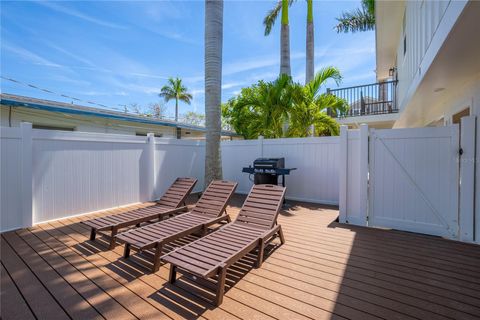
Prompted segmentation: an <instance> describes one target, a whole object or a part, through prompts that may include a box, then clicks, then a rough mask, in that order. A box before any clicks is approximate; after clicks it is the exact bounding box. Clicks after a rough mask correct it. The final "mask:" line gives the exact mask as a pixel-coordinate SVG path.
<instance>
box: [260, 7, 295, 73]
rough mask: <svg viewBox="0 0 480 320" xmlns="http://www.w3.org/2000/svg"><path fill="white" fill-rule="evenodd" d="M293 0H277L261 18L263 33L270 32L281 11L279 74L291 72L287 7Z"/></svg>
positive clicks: (267, 33)
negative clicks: (263, 27)
mask: <svg viewBox="0 0 480 320" xmlns="http://www.w3.org/2000/svg"><path fill="white" fill-rule="evenodd" d="M292 3H293V0H279V1H278V2H277V4H276V5H275V7H274V8H273V9H272V10H270V11H269V12H268V13H267V15H266V16H265V18H264V19H263V25H264V26H265V35H266V36H268V35H269V34H270V32H272V28H273V25H274V24H275V21H276V20H277V17H278V14H279V13H280V12H281V13H282V21H281V29H280V74H287V75H290V74H291V67H290V27H289V25H288V7H289V6H290V5H292Z"/></svg>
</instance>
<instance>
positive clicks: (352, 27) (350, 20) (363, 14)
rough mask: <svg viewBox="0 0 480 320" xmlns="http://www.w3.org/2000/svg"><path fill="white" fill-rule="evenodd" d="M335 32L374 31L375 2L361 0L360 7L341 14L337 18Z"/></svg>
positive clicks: (372, 0) (373, 0)
mask: <svg viewBox="0 0 480 320" xmlns="http://www.w3.org/2000/svg"><path fill="white" fill-rule="evenodd" d="M337 21H338V24H337V25H336V26H335V29H337V32H352V33H353V32H357V31H367V30H373V29H375V0H362V7H361V8H357V9H355V10H353V11H350V12H343V13H342V16H341V17H340V18H337Z"/></svg>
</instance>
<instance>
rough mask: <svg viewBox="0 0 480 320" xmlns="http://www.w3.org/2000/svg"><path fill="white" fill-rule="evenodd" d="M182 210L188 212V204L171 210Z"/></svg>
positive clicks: (175, 211)
mask: <svg viewBox="0 0 480 320" xmlns="http://www.w3.org/2000/svg"><path fill="white" fill-rule="evenodd" d="M181 211H184V212H187V211H188V207H187V206H182V207H178V208H175V209H172V210H171V211H170V212H171V213H177V212H181Z"/></svg>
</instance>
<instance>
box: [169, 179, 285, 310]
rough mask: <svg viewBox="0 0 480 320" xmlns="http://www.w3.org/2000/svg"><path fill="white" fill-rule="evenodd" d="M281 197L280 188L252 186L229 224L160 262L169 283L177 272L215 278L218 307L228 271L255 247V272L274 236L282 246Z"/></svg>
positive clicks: (274, 186)
mask: <svg viewBox="0 0 480 320" xmlns="http://www.w3.org/2000/svg"><path fill="white" fill-rule="evenodd" d="M284 195H285V188H284V187H281V186H276V185H255V186H253V188H252V190H251V191H250V194H249V195H248V197H247V199H246V200H245V203H244V204H243V207H242V209H241V210H240V212H239V214H238V217H237V218H236V220H235V221H234V222H233V223H229V224H227V225H225V226H224V227H222V228H220V229H219V230H217V231H215V232H212V233H211V234H209V235H207V236H205V237H203V238H200V239H198V240H196V241H193V242H192V243H190V244H188V245H186V246H183V247H180V248H178V249H177V250H174V251H172V252H170V253H169V254H166V255H164V256H163V257H162V258H161V260H162V261H164V262H170V264H171V266H170V276H169V282H170V283H174V282H175V280H176V271H177V268H179V271H180V272H186V273H189V274H192V275H194V276H198V277H202V278H204V279H209V278H212V277H215V276H217V288H216V298H215V304H216V305H217V306H218V305H220V304H221V303H222V301H223V294H224V291H225V277H226V274H227V268H228V267H230V266H231V265H233V264H234V263H235V262H237V261H238V260H240V259H241V258H243V257H244V256H245V255H246V254H248V253H249V252H250V251H252V250H253V249H255V248H257V247H258V256H257V267H258V268H259V267H260V266H261V264H262V262H263V253H264V249H265V245H266V244H267V243H269V242H270V241H272V240H273V239H274V238H275V237H276V236H277V235H278V236H279V237H280V241H281V243H282V244H283V243H285V238H284V236H283V232H282V228H281V226H280V225H276V221H277V216H278V212H279V211H280V207H281V205H282V201H283V197H284Z"/></svg>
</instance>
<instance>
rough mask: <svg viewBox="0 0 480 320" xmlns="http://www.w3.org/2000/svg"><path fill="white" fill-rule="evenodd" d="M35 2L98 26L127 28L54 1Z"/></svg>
mask: <svg viewBox="0 0 480 320" xmlns="http://www.w3.org/2000/svg"><path fill="white" fill-rule="evenodd" d="M36 3H37V4H39V5H42V6H45V7H47V8H49V9H52V10H55V11H57V12H61V13H64V14H68V15H70V16H72V17H76V18H78V19H81V20H84V21H87V22H91V23H94V24H97V25H99V26H103V27H109V28H114V29H127V27H126V26H122V25H119V24H116V23H112V22H108V21H106V20H104V19H97V18H94V17H91V16H88V15H86V14H84V13H81V12H79V11H77V10H75V9H71V8H67V7H64V6H61V5H58V4H57V3H54V2H40V1H38V2H36Z"/></svg>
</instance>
